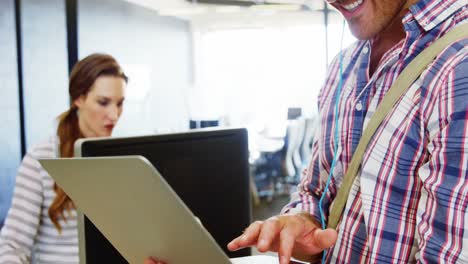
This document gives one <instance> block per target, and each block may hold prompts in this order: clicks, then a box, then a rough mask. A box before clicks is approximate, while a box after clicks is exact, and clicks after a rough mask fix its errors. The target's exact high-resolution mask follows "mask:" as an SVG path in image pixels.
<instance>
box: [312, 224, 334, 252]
mask: <svg viewBox="0 0 468 264" xmlns="http://www.w3.org/2000/svg"><path fill="white" fill-rule="evenodd" d="M314 235H315V243H316V245H317V247H319V248H322V249H326V248H329V247H331V246H333V245H334V244H335V242H336V239H337V238H338V233H337V232H336V230H334V229H331V228H327V229H325V230H320V229H319V230H317V231H315V234H314Z"/></svg>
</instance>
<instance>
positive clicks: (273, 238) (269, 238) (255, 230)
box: [228, 213, 338, 264]
mask: <svg viewBox="0 0 468 264" xmlns="http://www.w3.org/2000/svg"><path fill="white" fill-rule="evenodd" d="M337 237H338V234H337V232H336V231H335V230H333V229H330V228H328V229H326V230H322V228H321V227H320V225H319V224H318V223H317V222H316V221H315V220H314V219H313V218H312V217H311V216H309V215H307V214H305V213H299V214H291V215H280V216H275V217H271V218H269V219H267V220H266V221H257V222H254V223H252V224H251V225H250V226H249V227H248V228H247V229H246V230H245V231H244V234H243V235H241V236H239V237H237V238H235V239H234V240H232V241H231V242H230V243H229V244H228V249H229V250H231V251H235V250H239V249H242V248H245V247H252V246H253V247H257V249H258V251H260V252H266V251H274V252H278V255H279V258H280V264H288V263H289V260H290V258H291V257H294V258H297V259H299V260H304V261H310V260H311V259H313V258H314V257H317V255H318V256H319V255H320V254H321V253H322V252H323V250H325V249H327V248H329V247H331V246H333V245H334V244H335V242H336V239H337Z"/></svg>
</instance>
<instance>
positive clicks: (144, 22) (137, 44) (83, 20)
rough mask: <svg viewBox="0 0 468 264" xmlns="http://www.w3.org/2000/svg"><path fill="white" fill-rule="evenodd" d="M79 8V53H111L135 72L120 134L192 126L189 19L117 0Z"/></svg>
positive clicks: (85, 2) (87, 0)
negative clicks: (187, 95)
mask: <svg viewBox="0 0 468 264" xmlns="http://www.w3.org/2000/svg"><path fill="white" fill-rule="evenodd" d="M78 14H79V15H78V16H79V19H78V29H79V30H78V32H79V34H78V42H79V45H78V50H79V57H80V58H82V57H85V56H86V55H88V54H90V53H93V52H106V53H109V54H111V55H113V56H114V57H115V58H116V59H117V60H118V61H119V62H120V64H122V65H123V67H124V70H126V71H127V73H128V75H129V77H130V83H129V89H128V92H129V94H128V96H127V99H128V100H126V103H125V106H124V113H123V115H122V119H121V121H120V122H119V124H118V126H117V127H116V131H115V133H114V135H137V134H146V133H154V132H167V131H178V130H183V129H187V128H188V108H187V102H186V91H187V90H188V87H189V85H190V83H191V81H192V65H191V62H192V57H191V56H192V55H191V48H190V47H191V37H190V33H189V25H188V24H187V23H186V22H184V21H182V20H179V19H176V18H169V17H161V16H158V14H157V12H156V11H153V10H149V9H146V8H143V7H140V6H136V5H134V4H130V3H128V2H125V1H115V0H100V1H94V0H81V1H79V8H78Z"/></svg>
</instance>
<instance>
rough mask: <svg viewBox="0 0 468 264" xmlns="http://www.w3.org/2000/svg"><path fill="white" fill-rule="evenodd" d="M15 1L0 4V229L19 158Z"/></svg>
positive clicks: (8, 0)
mask: <svg viewBox="0 0 468 264" xmlns="http://www.w3.org/2000/svg"><path fill="white" fill-rule="evenodd" d="M15 34H16V28H15V12H14V0H4V1H0V36H2V37H0V54H2V59H1V61H0V98H1V99H2V102H1V104H0V124H1V129H0V227H1V226H2V223H3V220H4V218H5V216H6V213H7V211H8V209H9V208H10V203H11V195H12V191H13V186H14V183H15V175H16V170H17V168H18V165H19V162H20V159H21V146H20V122H19V98H18V71H17V68H16V67H14V66H16V65H17V57H16V36H15Z"/></svg>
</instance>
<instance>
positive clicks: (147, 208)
mask: <svg viewBox="0 0 468 264" xmlns="http://www.w3.org/2000/svg"><path fill="white" fill-rule="evenodd" d="M39 162H40V163H41V165H42V166H43V167H44V169H45V170H46V171H47V172H48V173H49V175H50V176H51V177H52V178H53V179H54V180H55V181H56V182H57V184H58V185H59V186H60V187H62V188H63V189H64V191H65V192H66V193H67V194H68V195H69V196H70V198H71V199H72V200H73V201H74V203H75V205H76V206H77V208H78V209H79V210H80V211H81V212H83V213H85V214H86V216H87V217H88V218H89V219H90V220H91V221H92V222H93V223H94V225H95V226H96V227H97V228H98V229H99V230H100V231H101V232H102V233H103V234H104V235H105V236H106V238H107V239H108V240H109V241H110V242H111V243H112V245H113V246H114V247H115V248H116V249H117V250H118V251H119V252H120V253H121V254H122V256H123V257H124V258H125V259H126V260H127V261H128V262H129V263H136V264H141V263H143V261H144V259H146V258H147V257H148V256H156V257H159V258H161V259H163V260H170V264H185V263H216V264H223V263H226V264H228V263H265V264H266V263H278V261H277V258H276V257H256V258H255V259H252V258H250V257H246V258H239V259H237V260H236V261H232V262H231V260H230V259H229V258H228V257H227V256H226V254H225V253H224V252H223V250H222V249H221V248H220V247H219V246H218V245H217V243H216V242H215V240H214V239H213V238H212V237H211V235H210V234H209V233H208V232H207V231H206V230H205V228H204V227H203V226H202V225H201V223H200V222H199V221H197V220H196V218H195V216H194V215H193V214H192V213H191V212H190V210H189V209H188V207H187V206H186V205H185V204H184V203H183V202H182V200H181V199H180V198H179V197H178V196H177V194H176V193H175V192H174V191H173V190H172V189H171V187H170V186H169V185H168V184H167V182H166V181H165V180H164V178H163V177H162V176H161V175H160V174H159V172H158V171H157V170H156V169H155V168H154V167H153V166H152V165H151V163H150V162H149V161H148V160H146V159H145V158H144V157H142V156H120V157H98V158H62V159H42V160H40V161H39ZM80 215H81V216H82V214H80ZM81 218H82V217H81ZM221 224H222V223H220V225H221ZM78 229H79V230H78V231H79V234H80V238H79V240H80V249H79V250H80V263H81V264H85V262H86V252H85V246H84V244H85V241H84V240H85V239H84V237H83V233H84V232H83V222H82V219H81V221H79V224H78Z"/></svg>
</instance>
